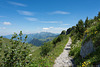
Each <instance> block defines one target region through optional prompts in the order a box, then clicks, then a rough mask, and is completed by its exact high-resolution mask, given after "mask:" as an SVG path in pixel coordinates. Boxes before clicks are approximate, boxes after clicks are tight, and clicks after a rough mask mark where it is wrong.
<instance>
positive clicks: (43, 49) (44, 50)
mask: <svg viewBox="0 0 100 67" xmlns="http://www.w3.org/2000/svg"><path fill="white" fill-rule="evenodd" d="M51 50H52V44H51V43H50V42H47V43H44V45H43V46H42V47H41V52H40V54H41V56H46V55H47V53H48V52H50V51H51Z"/></svg>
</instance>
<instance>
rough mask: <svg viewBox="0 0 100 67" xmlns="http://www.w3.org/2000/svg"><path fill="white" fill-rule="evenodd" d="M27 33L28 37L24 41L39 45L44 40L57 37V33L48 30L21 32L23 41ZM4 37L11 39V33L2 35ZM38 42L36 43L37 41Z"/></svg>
mask: <svg viewBox="0 0 100 67" xmlns="http://www.w3.org/2000/svg"><path fill="white" fill-rule="evenodd" d="M26 35H28V38H27V40H26V42H28V43H31V44H34V45H36V46H41V45H42V44H43V43H44V42H48V41H51V40H53V39H54V38H55V37H57V36H58V35H59V34H54V33H50V32H40V33H33V34H23V35H22V38H23V41H24V38H25V36H26ZM3 37H4V38H8V39H11V37H12V34H11V35H6V36H3ZM37 42H38V43H37Z"/></svg>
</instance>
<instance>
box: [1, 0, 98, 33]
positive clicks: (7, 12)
mask: <svg viewBox="0 0 100 67" xmlns="http://www.w3.org/2000/svg"><path fill="white" fill-rule="evenodd" d="M99 11H100V0H0V35H8V34H13V33H14V32H16V33H18V32H19V31H20V30H22V31H23V33H26V34H29V33H39V32H52V33H60V32H61V31H62V30H67V28H69V27H71V26H74V25H76V24H77V23H78V21H79V20H80V19H82V20H83V21H84V20H85V19H86V17H87V16H88V17H89V19H92V18H93V17H94V16H96V15H97V14H98V12H99Z"/></svg>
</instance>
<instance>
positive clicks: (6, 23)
mask: <svg viewBox="0 0 100 67" xmlns="http://www.w3.org/2000/svg"><path fill="white" fill-rule="evenodd" d="M3 24H4V25H11V23H10V22H3Z"/></svg>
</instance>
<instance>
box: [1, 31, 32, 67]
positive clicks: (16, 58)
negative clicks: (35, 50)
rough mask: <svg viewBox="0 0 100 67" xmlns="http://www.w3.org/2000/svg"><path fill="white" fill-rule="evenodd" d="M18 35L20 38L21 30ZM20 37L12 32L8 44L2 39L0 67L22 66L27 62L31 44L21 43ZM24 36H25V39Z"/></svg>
mask: <svg viewBox="0 0 100 67" xmlns="http://www.w3.org/2000/svg"><path fill="white" fill-rule="evenodd" d="M19 35H20V38H21V36H22V32H20V34H19ZM20 38H19V37H18V35H17V34H16V33H14V35H13V36H12V38H11V40H9V44H8V43H5V41H4V40H3V39H2V42H3V43H2V44H1V45H0V49H1V51H0V56H1V57H0V60H1V61H0V67H16V66H17V67H23V66H26V65H27V64H28V63H29V61H30V59H29V57H30V56H29V53H30V48H31V45H28V44H26V43H25V42H23V43H22V42H21V39H20ZM26 38H27V36H26V37H25V40H26ZM15 39H16V40H15Z"/></svg>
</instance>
